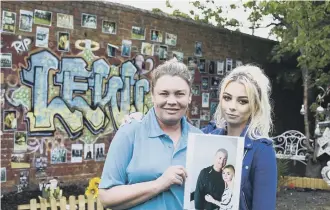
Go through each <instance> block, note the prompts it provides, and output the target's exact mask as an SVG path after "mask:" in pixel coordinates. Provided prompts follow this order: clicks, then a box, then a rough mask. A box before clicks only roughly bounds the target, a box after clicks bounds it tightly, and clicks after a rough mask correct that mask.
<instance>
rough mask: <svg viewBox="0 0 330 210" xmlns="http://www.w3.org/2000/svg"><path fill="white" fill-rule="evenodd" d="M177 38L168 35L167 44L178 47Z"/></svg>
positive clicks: (173, 35) (166, 37)
mask: <svg viewBox="0 0 330 210" xmlns="http://www.w3.org/2000/svg"><path fill="white" fill-rule="evenodd" d="M176 42H177V36H176V35H175V34H170V33H166V36H165V44H167V45H170V46H176Z"/></svg>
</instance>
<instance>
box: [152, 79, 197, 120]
mask: <svg viewBox="0 0 330 210" xmlns="http://www.w3.org/2000/svg"><path fill="white" fill-rule="evenodd" d="M152 101H153V103H154V108H155V112H156V116H157V118H158V120H160V121H161V122H162V123H163V124H165V125H169V126H171V125H175V124H177V123H179V122H180V120H181V118H182V117H183V116H184V115H185V114H186V111H187V108H188V105H189V103H190V102H191V92H190V87H189V85H188V83H187V82H186V81H185V80H184V79H182V78H181V77H179V76H170V75H164V76H161V77H160V78H158V80H157V81H156V83H155V86H154V89H153V92H152Z"/></svg>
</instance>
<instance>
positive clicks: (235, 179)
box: [184, 133, 244, 210]
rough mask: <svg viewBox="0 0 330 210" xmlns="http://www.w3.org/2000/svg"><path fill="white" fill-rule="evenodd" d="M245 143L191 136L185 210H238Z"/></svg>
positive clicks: (188, 152) (239, 140)
mask: <svg viewBox="0 0 330 210" xmlns="http://www.w3.org/2000/svg"><path fill="white" fill-rule="evenodd" d="M243 151H244V139H243V138H242V137H231V136H222V135H210V134H193V133H189V136H188V143H187V162H186V168H187V173H188V174H189V176H188V178H187V180H186V183H185V191H184V209H189V210H190V209H206V210H211V209H212V210H213V209H221V210H222V209H226V210H238V209H239V197H240V186H241V184H240V183H241V172H242V161H243Z"/></svg>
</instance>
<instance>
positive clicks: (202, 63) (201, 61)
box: [198, 59, 206, 73]
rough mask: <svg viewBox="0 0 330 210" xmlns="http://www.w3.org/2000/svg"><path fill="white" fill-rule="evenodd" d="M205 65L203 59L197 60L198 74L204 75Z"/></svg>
mask: <svg viewBox="0 0 330 210" xmlns="http://www.w3.org/2000/svg"><path fill="white" fill-rule="evenodd" d="M205 65H206V61H205V59H199V62H198V69H199V71H200V73H206V70H205Z"/></svg>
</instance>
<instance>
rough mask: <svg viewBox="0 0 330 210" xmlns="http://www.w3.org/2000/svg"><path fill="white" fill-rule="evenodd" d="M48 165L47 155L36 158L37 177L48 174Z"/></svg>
mask: <svg viewBox="0 0 330 210" xmlns="http://www.w3.org/2000/svg"><path fill="white" fill-rule="evenodd" d="M47 165H48V160H47V156H40V157H36V158H35V167H36V173H35V176H36V177H41V176H46V169H47Z"/></svg>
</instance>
